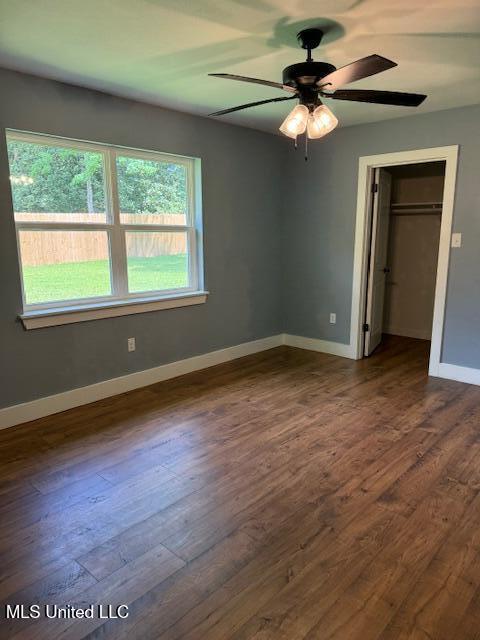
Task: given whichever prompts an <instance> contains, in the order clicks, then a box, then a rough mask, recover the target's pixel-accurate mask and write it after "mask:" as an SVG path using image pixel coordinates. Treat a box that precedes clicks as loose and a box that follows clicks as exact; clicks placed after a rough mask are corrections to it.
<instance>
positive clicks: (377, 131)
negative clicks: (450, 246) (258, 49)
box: [282, 106, 480, 368]
mask: <svg viewBox="0 0 480 640" xmlns="http://www.w3.org/2000/svg"><path fill="white" fill-rule="evenodd" d="M452 144H459V145H460V157H459V169H458V178H457V190H456V198H455V211H454V222H453V230H454V231H460V232H462V233H463V246H462V248H461V249H456V250H453V251H452V252H451V257H450V269H449V281H448V292H447V307H446V318H445V332H444V344H443V351H442V361H443V362H448V363H451V364H457V365H463V366H466V367H474V368H480V181H479V166H480V164H479V158H480V106H474V107H467V108H462V109H454V110H449V111H439V112H436V113H431V114H425V115H416V116H410V117H408V118H402V119H396V120H389V121H386V122H380V123H375V124H369V125H359V126H354V127H347V128H345V129H339V130H338V131H336V132H335V133H334V134H332V135H331V136H329V137H328V138H326V139H324V140H321V141H318V142H313V143H312V144H311V145H309V149H310V153H309V156H310V157H309V161H308V162H307V163H305V162H304V160H303V157H302V154H301V153H298V152H297V153H296V154H295V153H294V152H293V151H292V153H291V154H290V156H289V167H288V173H289V185H288V196H287V197H286V198H285V206H284V210H283V223H282V242H283V258H284V260H283V279H282V291H283V309H284V327H285V330H286V331H287V332H288V333H292V334H297V335H302V336H307V337H311V338H322V339H325V340H333V341H336V342H344V343H348V342H349V331H350V307H351V297H352V269H353V246H354V227H355V224H354V222H355V210H356V196H357V177H358V158H359V157H360V156H365V155H373V154H377V153H388V152H393V151H405V150H408V149H419V148H426V147H437V146H444V145H452ZM332 311H334V312H336V313H337V324H336V325H330V324H329V321H328V320H329V313H330V312H332Z"/></svg>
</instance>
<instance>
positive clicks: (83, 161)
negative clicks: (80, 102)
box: [8, 138, 106, 223]
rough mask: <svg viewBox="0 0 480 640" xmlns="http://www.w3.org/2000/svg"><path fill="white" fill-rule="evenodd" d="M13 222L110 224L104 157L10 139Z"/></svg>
mask: <svg viewBox="0 0 480 640" xmlns="http://www.w3.org/2000/svg"><path fill="white" fill-rule="evenodd" d="M8 159H9V163H10V183H11V188H12V196H13V210H14V212H15V220H17V221H33V222H87V223H88V222H97V223H104V222H106V213H105V212H106V209H105V186H104V171H103V155H102V154H101V153H98V152H94V151H83V150H77V149H68V148H65V147H52V146H50V145H45V144H37V143H32V142H23V141H20V140H14V139H12V138H9V139H8Z"/></svg>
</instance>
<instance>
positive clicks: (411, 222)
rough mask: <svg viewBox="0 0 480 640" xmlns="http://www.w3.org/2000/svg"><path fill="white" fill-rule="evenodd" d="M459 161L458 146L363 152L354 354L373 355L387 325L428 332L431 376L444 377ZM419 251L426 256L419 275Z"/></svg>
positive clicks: (355, 269) (422, 333)
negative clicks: (448, 288)
mask: <svg viewBox="0 0 480 640" xmlns="http://www.w3.org/2000/svg"><path fill="white" fill-rule="evenodd" d="M457 162H458V145H452V146H448V147H434V148H430V149H416V150H412V151H399V152H393V153H384V154H380V155H375V156H363V157H361V158H359V172H358V192H357V213H356V223H355V248H354V261H353V287H352V313H351V328H350V347H349V349H350V354H351V357H353V358H355V359H360V358H364V357H366V354H367V355H368V354H371V353H373V351H374V350H375V348H376V347H377V346H378V345H379V344H380V343H381V340H382V335H383V333H384V331H391V332H392V333H393V332H394V331H395V332H397V333H400V332H403V333H405V334H406V333H409V334H411V335H414V334H416V336H418V337H419V338H421V339H428V337H431V344H430V356H429V365H428V372H429V375H433V376H442V377H443V376H444V375H445V374H444V373H443V371H444V369H443V365H442V363H441V354H442V340H443V326H444V318H445V303H446V295H447V278H448V264H449V258H450V244H451V241H452V222H453V207H454V200H455V183H456V176H457ZM433 165H435V166H433ZM440 193H441V194H442V195H440ZM427 216H428V217H427ZM415 220H417V222H415ZM412 227H415V230H414V232H413V236H412V235H410V237H409V236H408V234H409V232H410V231H409V230H410V229H411V228H412ZM438 228H439V231H438ZM427 235H428V237H429V240H428V250H425V245H424V243H426V242H427V240H426V239H425V238H426V237H427ZM434 236H436V241H435V242H434ZM422 238H424V239H423V240H422ZM456 246H458V245H456ZM405 254H406V255H407V258H408V256H410V260H406V259H405ZM414 256H417V257H418V258H419V259H420V258H421V262H422V264H421V266H418V264H417V268H418V269H421V270H422V276H421V277H420V272H418V273H417V275H415V272H414V264H415V261H414V260H415V259H414ZM435 258H436V265H435ZM410 262H412V264H410ZM412 271H413V275H412ZM432 276H433V277H432ZM432 280H434V281H435V284H434V289H433V314H432V298H431V296H432V287H431V283H432ZM427 282H428V286H427V284H426V283H427ZM422 283H423V284H422ZM420 285H421V286H420ZM412 288H413V291H412ZM405 296H407V297H408V298H409V302H408V303H406V302H405V300H406V297H405ZM427 320H428V323H427ZM446 377H448V376H446Z"/></svg>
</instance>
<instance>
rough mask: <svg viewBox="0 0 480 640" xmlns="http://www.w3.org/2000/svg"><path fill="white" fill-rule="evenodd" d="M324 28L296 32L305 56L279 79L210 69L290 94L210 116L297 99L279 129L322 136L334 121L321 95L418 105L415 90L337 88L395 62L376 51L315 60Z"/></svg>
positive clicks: (419, 96)
mask: <svg viewBox="0 0 480 640" xmlns="http://www.w3.org/2000/svg"><path fill="white" fill-rule="evenodd" d="M323 35H324V32H323V31H322V30H321V29H316V28H310V29H303V30H302V31H300V32H299V33H298V35H297V38H298V41H299V43H300V44H301V46H302V48H303V49H306V50H307V52H308V54H307V59H306V61H305V62H299V63H297V64H292V65H290V66H288V67H285V69H284V70H283V82H272V81H270V80H260V79H258V78H248V77H246V76H237V75H232V74H230V73H210V74H209V75H210V76H214V77H216V78H225V79H226V80H239V81H241V82H253V83H255V84H262V85H265V86H267V87H274V88H276V89H283V90H284V91H288V92H289V93H290V94H291V95H289V96H287V97H282V98H270V99H268V100H260V101H258V102H250V103H249V104H242V105H239V106H238V107H231V108H230V109H223V110H222V111H216V112H215V113H211V114H210V115H211V116H222V115H225V114H226V113H232V112H233V111H240V110H241V109H249V108H250V107H256V106H258V105H261V104H268V103H269V102H282V101H284V100H298V101H299V103H298V105H296V106H295V107H294V108H293V109H292V111H291V112H290V113H289V114H288V116H287V117H286V118H285V120H284V121H283V123H282V124H281V126H280V131H281V132H282V133H283V134H285V135H286V136H289V137H290V138H294V139H295V140H296V139H297V136H298V135H301V134H303V133H306V136H305V141H306V140H307V138H322V137H323V136H324V135H326V134H327V133H330V131H332V130H333V129H335V127H336V126H337V124H338V120H337V118H336V117H335V116H334V114H333V113H332V112H331V111H330V109H329V108H328V107H327V106H326V105H324V104H323V103H322V100H321V98H333V99H334V100H351V101H354V102H370V103H374V104H387V105H398V106H402V107H418V106H419V105H420V104H421V103H422V102H423V101H424V100H425V98H426V97H427V96H426V95H422V94H418V93H401V92H399V91H372V90H368V89H341V88H340V87H343V85H345V84H350V82H355V81H356V80H361V79H362V78H367V77H368V76H373V75H375V74H376V73H380V72H382V71H386V70H387V69H391V68H392V67H396V66H397V63H396V62H392V60H388V59H387V58H383V57H382V56H379V55H371V56H367V57H366V58H361V59H360V60H356V61H355V62H352V63H350V64H347V65H346V66H345V67H341V68H340V69H337V68H336V67H334V66H333V65H332V64H329V63H327V62H315V61H314V60H313V58H312V49H316V47H318V45H319V44H320V42H321V40H322V37H323Z"/></svg>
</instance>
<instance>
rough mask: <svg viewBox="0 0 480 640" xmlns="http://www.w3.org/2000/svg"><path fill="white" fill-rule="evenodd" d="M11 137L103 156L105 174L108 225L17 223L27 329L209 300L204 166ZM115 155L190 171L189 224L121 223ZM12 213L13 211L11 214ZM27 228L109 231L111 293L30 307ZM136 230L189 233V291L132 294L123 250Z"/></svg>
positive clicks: (79, 143) (45, 138)
mask: <svg viewBox="0 0 480 640" xmlns="http://www.w3.org/2000/svg"><path fill="white" fill-rule="evenodd" d="M6 137H7V141H8V140H9V139H12V140H19V141H22V142H31V143H37V144H43V145H51V146H56V147H58V146H61V147H68V148H71V149H84V150H88V151H96V152H99V153H101V154H102V156H103V164H104V176H105V201H106V222H105V223H77V222H73V223H72V222H70V223H58V222H24V221H20V222H18V221H15V228H16V234H17V245H18V262H19V268H20V276H21V278H20V279H21V287H22V301H23V313H22V314H21V315H20V319H21V320H22V323H23V325H24V327H25V328H26V329H34V328H40V327H47V326H54V325H59V324H68V323H72V322H84V321H86V320H94V319H99V318H107V317H115V316H120V315H129V314H132V313H144V312H147V311H156V310H160V309H171V308H174V307H183V306H187V305H192V304H201V303H203V302H205V301H206V296H207V295H208V292H206V291H205V290H204V284H203V268H202V264H203V262H202V259H203V252H202V247H203V230H202V210H201V206H202V203H201V186H200V180H201V165H200V160H199V159H198V158H190V157H185V156H177V155H174V154H166V153H160V152H157V151H147V150H143V149H134V148H130V147H123V146H117V145H108V144H99V143H95V142H86V141H83V140H77V139H74V138H62V137H57V136H52V135H47V134H41V133H29V132H25V131H18V130H14V129H7V130H6ZM117 155H128V156H129V157H138V158H144V159H146V160H157V161H161V162H162V161H163V162H172V160H174V161H175V163H176V164H182V165H184V166H185V168H186V171H187V184H188V212H187V219H186V224H185V225H157V224H144V225H141V224H139V225H134V224H121V222H120V211H119V208H118V204H119V202H118V193H117V183H116V180H117V174H116V163H115V158H116V156H117ZM12 213H13V212H12ZM22 229H28V230H32V231H35V230H46V229H49V230H71V231H75V230H78V231H96V230H101V231H106V232H107V233H108V237H109V246H110V254H111V257H110V265H111V274H110V277H111V286H112V295H108V296H98V297H92V298H81V299H76V300H71V299H70V300H65V301H63V300H60V301H53V302H48V303H41V304H27V303H26V299H25V291H24V286H23V274H22V261H21V257H20V243H19V231H20V230H22ZM127 231H128V232H135V231H145V232H149V231H163V232H168V231H171V232H181V233H186V234H187V242H188V269H189V282H190V286H189V287H183V288H181V289H171V290H160V291H145V292H134V293H129V292H128V283H127V269H126V252H125V249H124V248H122V246H121V245H122V243H124V239H125V232H127Z"/></svg>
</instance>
